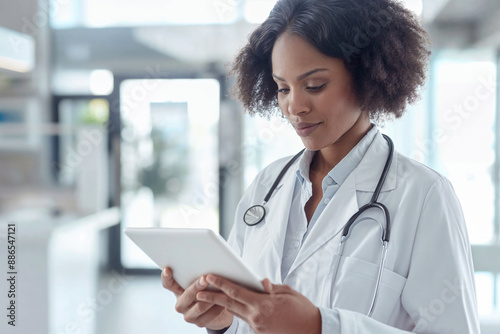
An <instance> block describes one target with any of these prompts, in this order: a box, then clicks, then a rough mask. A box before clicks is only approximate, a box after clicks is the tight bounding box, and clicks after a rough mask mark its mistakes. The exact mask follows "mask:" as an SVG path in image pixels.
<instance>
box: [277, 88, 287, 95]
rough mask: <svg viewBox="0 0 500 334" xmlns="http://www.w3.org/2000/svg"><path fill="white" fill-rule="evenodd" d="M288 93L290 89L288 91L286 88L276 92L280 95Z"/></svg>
mask: <svg viewBox="0 0 500 334" xmlns="http://www.w3.org/2000/svg"><path fill="white" fill-rule="evenodd" d="M289 91H290V89H288V88H281V89H278V90H277V91H276V92H277V93H281V94H288V92H289Z"/></svg>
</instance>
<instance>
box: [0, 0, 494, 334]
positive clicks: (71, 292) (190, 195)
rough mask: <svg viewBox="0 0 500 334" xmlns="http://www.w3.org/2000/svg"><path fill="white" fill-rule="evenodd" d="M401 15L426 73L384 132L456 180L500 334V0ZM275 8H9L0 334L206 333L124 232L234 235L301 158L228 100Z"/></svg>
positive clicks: (264, 1)
mask: <svg viewBox="0 0 500 334" xmlns="http://www.w3.org/2000/svg"><path fill="white" fill-rule="evenodd" d="M403 2H405V3H406V5H407V6H408V7H409V8H410V9H411V10H413V11H415V12H416V14H417V15H419V16H420V18H421V20H422V21H423V23H424V25H425V27H426V28H427V29H428V31H429V33H430V35H431V38H432V41H433V46H432V51H433V55H432V62H431V64H430V67H429V76H428V83H427V85H426V89H425V90H424V91H423V92H422V99H421V100H420V101H419V102H418V103H417V104H416V105H414V106H411V107H410V108H409V109H410V110H409V112H408V113H407V114H406V115H405V116H404V117H403V118H402V119H400V120H397V121H395V122H393V123H391V122H387V124H385V126H384V128H383V131H384V132H386V133H387V134H390V135H391V136H392V137H393V139H394V141H395V143H396V148H397V149H398V150H399V151H401V152H402V153H404V154H406V155H407V156H410V157H412V158H414V159H416V160H418V161H421V162H423V163H425V164H427V165H429V166H430V167H432V168H434V169H436V170H437V171H439V172H440V173H442V174H444V175H445V176H447V177H448V178H449V179H450V180H451V182H452V183H453V185H454V187H455V191H456V192H457V194H458V196H459V198H460V200H461V202H462V206H463V210H464V214H465V217H466V220H467V224H468V231H469V238H470V240H471V243H472V247H473V255H474V263H475V269H476V283H477V294H478V303H479V312H480V316H481V326H482V329H483V333H486V334H487V333H499V332H500V117H499V116H500V108H499V107H498V103H497V100H498V98H499V97H500V89H499V87H498V85H497V82H498V80H497V73H498V69H499V68H500V58H499V53H498V51H497V50H499V49H500V2H499V1H497V0H406V1H403ZM274 3H275V1H273V0H182V1H178V0H175V1H174V0H142V1H137V0H22V1H7V0H0V190H1V191H0V222H1V225H0V228H1V231H0V241H1V247H2V249H1V250H0V261H1V264H0V268H2V272H3V273H6V272H7V267H6V261H4V259H6V258H7V255H6V247H4V245H5V241H6V239H7V224H9V223H11V224H13V223H15V224H16V226H17V232H16V233H17V234H16V235H17V244H18V248H17V249H18V252H17V266H18V268H17V270H18V280H17V290H18V305H19V309H18V319H17V321H18V324H17V326H16V328H15V329H14V328H12V327H10V326H9V327H7V325H6V322H5V321H3V320H2V322H1V323H0V332H2V333H23V334H32V333H34V334H46V333H50V334H62V333H81V334H94V333H96V334H101V333H102V334H115V333H117V334H118V333H120V334H132V333H141V332H143V333H149V334H156V333H158V334H160V333H175V334H177V333H183V334H184V333H187V334H190V333H204V332H205V331H204V330H202V329H200V328H197V327H196V326H192V325H189V324H186V323H184V322H183V319H182V316H181V315H179V314H177V313H176V312H175V310H174V303H175V298H174V296H173V295H171V294H170V293H168V292H167V291H165V290H164V289H163V288H162V287H161V283H160V276H159V270H157V269H154V266H153V265H152V263H151V262H150V261H149V260H148V259H147V258H145V256H144V255H143V254H142V252H141V251H140V250H139V249H138V248H137V247H135V246H134V245H133V244H131V242H130V241H129V240H127V239H126V238H125V237H124V236H123V235H122V234H121V231H122V230H123V228H124V227H126V226H144V227H146V226H165V227H208V228H211V229H213V230H215V231H217V232H220V233H221V234H222V235H223V236H224V237H227V235H228V233H229V231H230V229H231V225H232V220H233V213H234V209H235V206H236V204H237V202H238V199H239V197H240V196H241V194H242V192H243V191H244V189H245V188H246V187H247V186H248V185H249V182H250V181H251V180H252V178H253V177H254V176H255V175H256V173H257V172H258V171H259V170H260V169H261V168H263V167H264V166H266V165H267V164H268V163H269V162H271V161H273V160H274V159H276V158H279V157H282V156H285V155H289V154H292V153H294V152H296V151H298V150H299V149H300V148H301V142H300V140H299V139H298V138H297V136H296V135H295V133H294V132H293V131H292V130H291V128H290V127H289V126H288V125H287V124H286V123H285V122H283V121H282V120H281V119H279V118H276V119H272V120H270V121H268V120H262V119H258V118H252V117H248V116H244V114H243V112H242V110H241V107H240V105H239V104H238V103H237V102H235V101H234V100H231V99H230V98H229V97H228V88H229V87H230V86H231V84H232V83H231V80H230V79H227V78H226V73H227V63H228V62H229V61H230V60H231V59H232V57H233V56H234V55H235V53H236V52H237V50H238V49H239V48H240V47H242V46H243V45H244V44H245V42H246V37H247V36H248V34H249V33H250V32H251V31H252V30H253V29H254V28H255V27H256V25H257V24H258V23H259V22H261V21H262V20H263V19H264V18H265V17H266V16H267V14H268V13H269V11H270V9H271V8H272V6H273V5H274ZM2 277H3V276H2ZM4 281H5V280H4V279H3V278H2V284H5V282H4ZM0 287H1V289H2V290H1V291H0V295H2V296H4V290H5V291H7V290H6V289H7V287H6V286H5V288H4V285H0ZM2 303H3V299H2ZM1 309H4V305H3V304H2V306H1ZM1 317H2V319H3V318H4V317H5V315H4V314H3V313H2V314H1ZM4 329H5V330H6V331H4Z"/></svg>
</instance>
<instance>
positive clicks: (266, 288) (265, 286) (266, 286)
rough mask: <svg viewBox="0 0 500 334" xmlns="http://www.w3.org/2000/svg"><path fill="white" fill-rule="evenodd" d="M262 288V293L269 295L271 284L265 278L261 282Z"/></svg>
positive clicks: (271, 288)
mask: <svg viewBox="0 0 500 334" xmlns="http://www.w3.org/2000/svg"><path fill="white" fill-rule="evenodd" d="M262 286H263V287H264V291H266V292H267V293H271V292H272V290H273V284H272V283H271V281H270V280H269V279H267V278H266V279H264V280H263V281H262Z"/></svg>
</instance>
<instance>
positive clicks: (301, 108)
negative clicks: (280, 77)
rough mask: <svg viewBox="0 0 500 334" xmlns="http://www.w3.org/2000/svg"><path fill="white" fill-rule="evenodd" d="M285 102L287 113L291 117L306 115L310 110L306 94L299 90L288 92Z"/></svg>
mask: <svg viewBox="0 0 500 334" xmlns="http://www.w3.org/2000/svg"><path fill="white" fill-rule="evenodd" d="M287 100H288V101H287V103H288V105H287V112H288V114H290V115H292V116H297V115H300V114H304V113H308V112H309V111H310V110H311V108H310V105H309V99H308V97H307V94H305V93H304V92H301V91H300V90H290V92H289V94H288V99H287Z"/></svg>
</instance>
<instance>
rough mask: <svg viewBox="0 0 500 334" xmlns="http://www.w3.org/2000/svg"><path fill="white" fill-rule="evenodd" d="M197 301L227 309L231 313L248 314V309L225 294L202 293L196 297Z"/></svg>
mask: <svg viewBox="0 0 500 334" xmlns="http://www.w3.org/2000/svg"><path fill="white" fill-rule="evenodd" d="M196 299H198V300H199V301H203V302H205V303H210V304H215V305H219V306H222V307H224V308H226V309H227V310H228V311H230V312H231V313H236V314H246V313H248V307H247V306H246V305H245V304H242V303H240V302H238V301H236V300H234V299H231V297H229V296H228V295H226V294H225V293H224V292H210V291H202V292H199V293H198V294H197V295H196Z"/></svg>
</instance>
